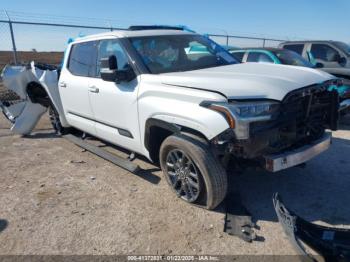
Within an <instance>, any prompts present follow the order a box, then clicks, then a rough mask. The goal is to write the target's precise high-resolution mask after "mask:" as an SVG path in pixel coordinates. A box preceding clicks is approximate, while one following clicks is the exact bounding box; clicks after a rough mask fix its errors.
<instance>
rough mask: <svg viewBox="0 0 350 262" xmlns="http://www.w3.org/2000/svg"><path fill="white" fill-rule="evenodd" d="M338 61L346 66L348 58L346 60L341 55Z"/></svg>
mask: <svg viewBox="0 0 350 262" xmlns="http://www.w3.org/2000/svg"><path fill="white" fill-rule="evenodd" d="M338 63H339V64H340V65H342V66H345V65H346V63H347V60H346V58H345V57H340V58H339V59H338Z"/></svg>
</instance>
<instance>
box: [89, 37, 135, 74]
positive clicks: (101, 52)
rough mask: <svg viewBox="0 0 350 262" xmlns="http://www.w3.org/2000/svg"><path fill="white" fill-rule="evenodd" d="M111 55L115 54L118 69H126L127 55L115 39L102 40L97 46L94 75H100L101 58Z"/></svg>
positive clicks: (127, 63)
mask: <svg viewBox="0 0 350 262" xmlns="http://www.w3.org/2000/svg"><path fill="white" fill-rule="evenodd" d="M111 55H115V56H116V58H117V66H118V69H119V70H121V69H126V68H127V67H128V66H129V62H128V61H129V60H128V57H127V55H126V53H125V51H124V49H123V48H122V46H121V45H120V43H119V41H118V40H116V39H111V40H102V41H100V44H99V47H98V55H97V63H96V75H97V76H100V68H101V58H108V57H109V56H111Z"/></svg>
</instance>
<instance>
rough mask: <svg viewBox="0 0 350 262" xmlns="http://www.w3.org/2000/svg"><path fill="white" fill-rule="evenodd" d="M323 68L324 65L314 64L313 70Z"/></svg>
mask: <svg viewBox="0 0 350 262" xmlns="http://www.w3.org/2000/svg"><path fill="white" fill-rule="evenodd" d="M323 67H324V65H323V64H322V63H319V62H318V63H316V64H315V68H323Z"/></svg>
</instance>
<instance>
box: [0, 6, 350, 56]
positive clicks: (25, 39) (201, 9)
mask: <svg viewBox="0 0 350 262" xmlns="http://www.w3.org/2000/svg"><path fill="white" fill-rule="evenodd" d="M0 9H5V10H8V11H9V14H10V15H11V17H13V18H12V19H13V20H16V19H17V20H24V19H25V20H26V21H29V20H35V21H39V20H40V21H42V20H45V21H46V22H67V23H73V22H74V23H79V24H81V23H83V24H98V25H103V26H108V25H110V24H112V25H113V26H120V27H126V26H129V25H132V24H167V25H179V24H180V25H186V26H188V27H190V28H193V29H194V30H196V31H197V32H200V33H214V34H234V35H244V36H264V37H270V38H277V39H291V40H293V39H325V40H340V41H344V42H346V43H350V30H349V26H350V19H349V10H350V1H349V0H332V1H331V0H318V1H316V0H284V1H283V0H279V1H278V0H216V1H213V0H211V1H209V0H187V1H186V0H176V1H166V0H163V1H161V0H144V1H141V0H127V1H125V0H124V1H120V0H114V1H112V0H104V1H90V0H85V1H82V0H77V1H73V0H60V1H48V0H45V1H43V0H37V1H35V0H31V1H24V0H23V1H19V0H12V1H3V2H2V3H1V7H0ZM0 13H1V12H0ZM63 16H64V17H63ZM77 17H79V18H77ZM1 18H3V16H1V14H0V19H1ZM93 18H95V19H93ZM13 29H14V33H15V39H16V45H17V49H18V50H30V49H32V48H35V49H37V50H40V51H41V50H63V49H64V46H65V44H66V41H67V39H68V38H69V37H76V36H78V35H86V34H92V33H96V32H101V31H100V30H87V29H68V28H53V27H45V26H40V27H37V26H27V25H23V26H22V25H14V28H13ZM214 40H217V41H219V42H220V41H222V40H223V39H221V38H220V39H214ZM230 44H231V45H237V46H246V45H250V46H252V45H258V44H260V43H258V42H257V41H255V42H254V41H246V40H244V41H243V40H240V41H238V40H230ZM3 49H11V39H10V37H9V30H8V28H7V25H5V24H1V23H0V50H3Z"/></svg>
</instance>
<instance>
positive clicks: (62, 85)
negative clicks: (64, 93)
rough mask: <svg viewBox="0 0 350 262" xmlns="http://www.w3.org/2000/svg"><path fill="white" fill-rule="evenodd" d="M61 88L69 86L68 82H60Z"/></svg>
mask: <svg viewBox="0 0 350 262" xmlns="http://www.w3.org/2000/svg"><path fill="white" fill-rule="evenodd" d="M59 86H60V87H67V84H66V82H60V83H59Z"/></svg>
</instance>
